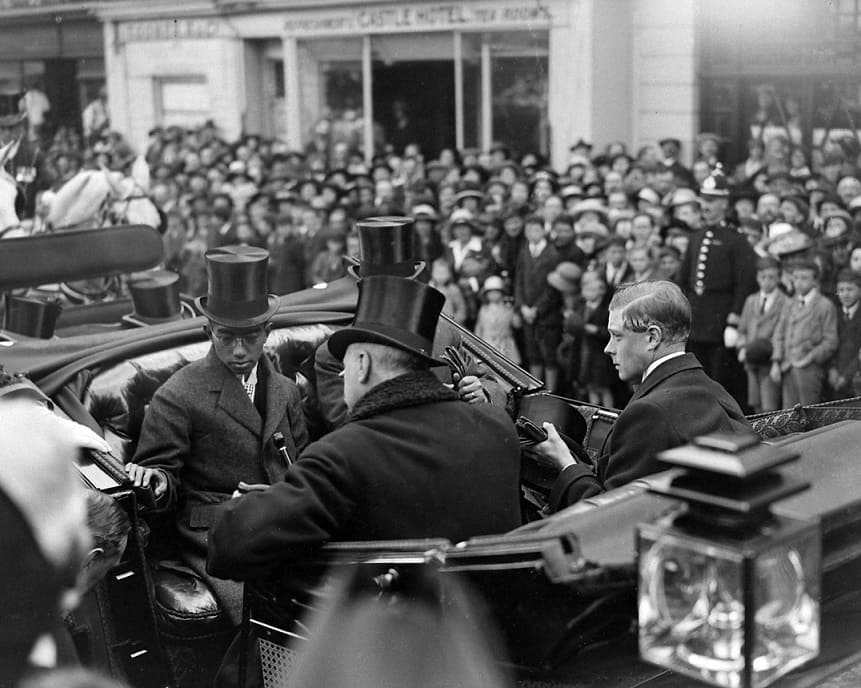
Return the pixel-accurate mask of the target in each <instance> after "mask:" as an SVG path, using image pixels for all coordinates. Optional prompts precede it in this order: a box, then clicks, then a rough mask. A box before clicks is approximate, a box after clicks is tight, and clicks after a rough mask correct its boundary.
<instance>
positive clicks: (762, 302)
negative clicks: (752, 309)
mask: <svg viewBox="0 0 861 688" xmlns="http://www.w3.org/2000/svg"><path fill="white" fill-rule="evenodd" d="M767 301H768V297H766V296H763V297H762V299H761V300H760V302H759V314H760V315H762V314H763V313H765V304H766V302H767Z"/></svg>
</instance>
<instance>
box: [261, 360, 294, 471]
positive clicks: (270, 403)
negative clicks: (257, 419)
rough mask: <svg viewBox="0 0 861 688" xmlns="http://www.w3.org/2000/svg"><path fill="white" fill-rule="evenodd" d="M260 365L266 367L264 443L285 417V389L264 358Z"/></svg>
mask: <svg viewBox="0 0 861 688" xmlns="http://www.w3.org/2000/svg"><path fill="white" fill-rule="evenodd" d="M260 365H264V366H266V420H265V421H264V423H263V435H262V437H263V440H264V442H267V441H269V438H270V437H272V433H274V432H275V431H276V430H277V429H278V424H279V423H280V421H281V419H282V418H284V416H286V415H287V389H286V388H285V387H284V385H282V384H279V381H278V376H277V375H276V373H275V371H274V370H273V369H272V364H271V363H270V362H269V360H268V359H267V358H266V357H265V356H261V357H260ZM291 458H293V459H295V458H296V457H295V456H294V457H291Z"/></svg>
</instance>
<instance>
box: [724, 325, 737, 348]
mask: <svg viewBox="0 0 861 688" xmlns="http://www.w3.org/2000/svg"><path fill="white" fill-rule="evenodd" d="M736 344H738V329H737V328H735V327H733V326H732V325H727V326H726V327H725V328H724V330H723V345H724V346H725V347H726V348H727V349H734V348H735V345H736Z"/></svg>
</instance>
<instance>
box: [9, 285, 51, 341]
mask: <svg viewBox="0 0 861 688" xmlns="http://www.w3.org/2000/svg"><path fill="white" fill-rule="evenodd" d="M62 310H63V307H62V305H61V304H60V302H59V301H57V300H55V299H43V298H37V297H30V296H14V295H13V294H11V293H9V292H7V293H6V316H5V319H4V322H3V328H4V329H5V330H8V331H9V332H14V333H15V334H21V335H24V336H25V337H36V338H38V339H50V338H51V337H53V336H54V326H55V325H56V324H57V318H58V317H59V316H60V311H62Z"/></svg>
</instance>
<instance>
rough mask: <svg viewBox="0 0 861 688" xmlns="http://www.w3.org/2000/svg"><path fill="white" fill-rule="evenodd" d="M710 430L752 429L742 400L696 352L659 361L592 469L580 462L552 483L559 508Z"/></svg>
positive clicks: (650, 466)
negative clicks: (708, 370)
mask: <svg viewBox="0 0 861 688" xmlns="http://www.w3.org/2000/svg"><path fill="white" fill-rule="evenodd" d="M710 432H753V431H752V429H751V427H750V425H749V424H748V422H747V421H746V420H745V419H744V414H743V413H742V412H741V409H740V408H739V406H738V404H737V403H736V402H735V400H734V399H733V398H732V397H731V396H730V395H729V394H728V393H727V391H726V390H725V389H724V388H723V387H721V386H720V385H719V384H718V383H717V382H715V381H714V380H712V379H711V378H710V377H709V376H708V375H706V373H705V371H704V370H703V368H702V366H701V365H700V364H699V362H698V361H697V359H696V357H695V356H694V355H693V354H689V353H688V354H684V355H683V356H679V357H677V358H673V359H670V360H669V361H666V362H664V363H662V364H661V365H659V366H658V367H657V368H655V370H653V371H652V373H651V374H650V375H649V376H648V377H647V378H646V381H645V382H644V383H643V384H642V385H640V387H639V388H638V389H637V391H636V392H634V396H632V397H631V400H630V401H629V402H628V405H627V406H625V409H624V410H623V411H622V413H620V414H619V417H618V418H617V419H616V422H615V423H614V424H613V427H612V428H611V430H610V432H609V433H608V434H607V437H606V438H605V440H604V445H603V447H602V448H601V455H600V458H599V459H598V463H597V466H596V468H595V470H594V471H593V469H592V467H591V466H587V465H585V464H582V463H577V464H574V465H572V466H568V467H567V468H566V469H565V470H563V471H562V472H561V473H560V474H559V477H558V478H557V480H556V482H555V483H554V485H553V490H552V492H551V495H550V509H551V510H552V511H558V510H559V509H562V508H564V507H566V506H569V505H571V504H574V503H575V502H577V501H579V500H581V499H586V498H588V497H592V496H593V495H596V494H599V493H601V492H604V491H605V490H610V489H613V488H614V487H619V486H621V485H625V484H626V483H629V482H631V481H633V480H637V479H638V478H642V477H644V476H647V475H650V474H652V473H658V472H659V471H662V470H664V469H665V468H666V466H664V465H662V464H660V463H659V462H658V461H656V460H655V454H657V453H658V452H661V451H663V450H665V449H671V448H672V447H678V446H680V445H682V444H686V443H687V442H690V441H691V440H692V439H694V438H695V437H698V436H699V435H705V434H708V433H710Z"/></svg>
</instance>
